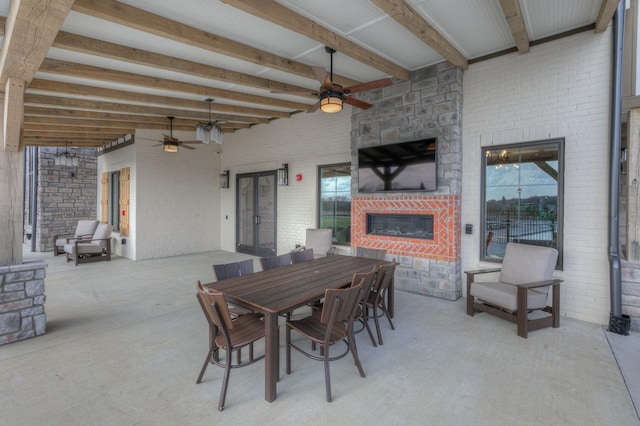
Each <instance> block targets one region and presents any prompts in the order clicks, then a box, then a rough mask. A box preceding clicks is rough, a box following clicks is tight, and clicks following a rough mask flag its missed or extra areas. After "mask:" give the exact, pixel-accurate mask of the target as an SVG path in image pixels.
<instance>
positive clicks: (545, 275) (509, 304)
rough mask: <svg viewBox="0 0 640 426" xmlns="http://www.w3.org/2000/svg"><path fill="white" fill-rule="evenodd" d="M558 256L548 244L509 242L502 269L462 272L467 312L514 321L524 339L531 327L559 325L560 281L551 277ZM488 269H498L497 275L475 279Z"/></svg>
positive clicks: (487, 271) (488, 271)
mask: <svg viewBox="0 0 640 426" xmlns="http://www.w3.org/2000/svg"><path fill="white" fill-rule="evenodd" d="M557 259H558V251H557V250H556V249H554V248H551V247H539V246H534V245H529V244H518V243H508V244H507V249H506V252H505V255H504V259H503V260H502V268H496V269H480V270H474V271H465V274H467V314H468V315H471V316H473V314H474V313H475V311H481V312H488V313H490V314H493V315H496V316H498V317H500V318H502V319H505V320H507V321H511V322H513V323H516V324H517V325H518V336H520V337H524V338H526V337H527V333H528V331H531V330H537V329H540V328H544V327H549V326H551V327H554V328H557V327H559V326H560V283H561V282H562V280H559V279H555V278H553V271H554V270H555V267H556V262H557ZM490 272H500V276H499V277H498V279H497V280H493V281H487V282H477V281H475V276H476V275H478V274H484V273H490ZM550 288H551V289H552V292H551V297H549V289H550ZM549 299H550V300H549Z"/></svg>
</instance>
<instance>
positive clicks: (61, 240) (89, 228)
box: [53, 219, 99, 256]
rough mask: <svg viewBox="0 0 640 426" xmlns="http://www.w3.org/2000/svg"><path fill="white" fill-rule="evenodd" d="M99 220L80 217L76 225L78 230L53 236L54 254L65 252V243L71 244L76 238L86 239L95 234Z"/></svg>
mask: <svg viewBox="0 0 640 426" xmlns="http://www.w3.org/2000/svg"><path fill="white" fill-rule="evenodd" d="M98 223H99V222H98V221H97V220H89V219H80V220H79V221H78V224H77V225H76V231H75V232H74V233H73V236H71V235H67V236H65V235H63V234H59V235H54V236H53V242H54V243H53V255H54V256H57V255H59V254H64V246H65V244H69V243H71V242H73V241H75V240H86V239H89V238H91V237H92V236H93V233H94V232H95V231H96V228H97V226H98Z"/></svg>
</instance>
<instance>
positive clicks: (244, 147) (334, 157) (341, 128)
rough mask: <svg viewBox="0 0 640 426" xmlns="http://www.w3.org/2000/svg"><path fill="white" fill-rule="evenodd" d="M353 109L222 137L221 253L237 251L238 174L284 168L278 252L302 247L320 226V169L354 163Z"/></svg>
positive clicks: (299, 116) (297, 117)
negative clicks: (226, 178) (225, 179)
mask: <svg viewBox="0 0 640 426" xmlns="http://www.w3.org/2000/svg"><path fill="white" fill-rule="evenodd" d="M350 108H351V107H349V106H346V107H345V109H344V110H343V111H342V112H341V113H338V114H325V113H322V112H320V111H317V112H314V113H311V114H306V113H300V114H296V115H294V116H292V117H291V118H288V119H280V120H274V121H272V122H271V123H269V124H268V125H266V124H261V125H258V126H256V127H255V128H253V129H251V130H239V131H236V132H235V133H232V134H225V135H224V137H223V142H222V154H221V156H222V164H223V169H225V170H227V169H228V170H230V172H231V179H230V180H231V188H230V189H228V190H222V193H221V200H220V206H221V207H220V208H221V212H220V217H221V223H220V234H221V245H220V246H221V248H222V249H223V250H228V251H235V190H236V181H235V178H236V174H238V173H247V172H257V171H265V170H275V169H277V168H279V167H280V166H281V165H282V164H283V163H288V164H289V186H285V187H278V189H277V191H278V192H277V197H278V206H277V215H278V224H277V231H276V232H277V242H276V246H277V251H278V253H279V254H280V253H285V252H288V251H290V250H291V249H293V248H294V247H295V245H296V244H301V245H302V244H304V240H305V230H306V229H307V228H315V227H317V225H318V224H317V223H316V222H317V219H316V215H317V186H318V176H317V174H318V172H317V167H318V165H324V164H335V163H350V162H351V148H350V146H351V136H350V135H351V110H350ZM296 174H301V175H302V181H300V182H297V181H296ZM227 217H228V219H227ZM346 250H348V249H346Z"/></svg>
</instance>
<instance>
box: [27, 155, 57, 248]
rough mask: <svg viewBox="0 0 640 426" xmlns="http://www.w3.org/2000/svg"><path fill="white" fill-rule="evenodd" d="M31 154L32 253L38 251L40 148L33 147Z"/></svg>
mask: <svg viewBox="0 0 640 426" xmlns="http://www.w3.org/2000/svg"><path fill="white" fill-rule="evenodd" d="M32 149H33V151H32V152H31V169H32V170H33V179H32V182H31V188H30V191H31V198H32V200H31V207H30V208H29V210H30V212H31V251H32V252H35V251H36V236H37V235H38V232H37V229H38V195H39V194H38V164H39V162H38V159H39V158H40V148H38V147H37V146H34V147H32ZM54 244H55V241H54Z"/></svg>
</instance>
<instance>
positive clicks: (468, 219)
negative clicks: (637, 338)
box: [462, 29, 611, 324]
mask: <svg viewBox="0 0 640 426" xmlns="http://www.w3.org/2000/svg"><path fill="white" fill-rule="evenodd" d="M610 51H611V30H610V29H609V30H607V31H606V32H605V33H602V34H595V35H594V34H593V33H592V32H585V33H581V34H578V35H575V36H572V37H568V38H564V39H561V40H557V41H554V42H551V43H546V44H543V45H540V46H536V47H532V48H531V51H530V53H528V54H525V55H518V54H512V55H508V56H502V57H499V58H496V59H492V60H489V61H484V62H480V63H477V64H473V65H471V66H470V67H469V69H468V70H467V71H465V73H464V82H463V87H464V106H463V115H462V116H463V119H462V123H463V132H462V134H463V167H464V175H463V180H462V185H463V192H462V223H463V225H464V224H465V223H471V224H474V229H475V231H474V234H473V235H463V236H462V267H463V270H467V269H475V268H477V267H478V266H485V265H479V261H478V259H479V245H480V243H479V238H480V232H479V230H480V229H481V225H480V223H479V221H480V210H481V206H480V191H481V188H480V171H481V170H480V164H481V158H480V155H481V147H484V146H490V145H499V144H505V143H516V142H526V141H534V140H541V139H548V138H565V188H564V202H565V216H564V253H563V254H564V271H559V272H557V276H558V277H560V278H562V279H564V283H563V284H562V286H561V288H562V290H561V314H562V315H566V316H570V317H573V318H577V319H581V320H586V321H591V322H598V323H602V324H605V323H607V322H608V315H609V278H608V254H607V246H608V240H607V236H608V223H607V221H608V209H607V206H608V189H609V182H608V181H609V175H608V170H609V163H608V157H609V154H608V146H609V127H608V123H609V105H610V94H609V92H610V86H611V83H610V81H611V63H610V57H611V52H610Z"/></svg>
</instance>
